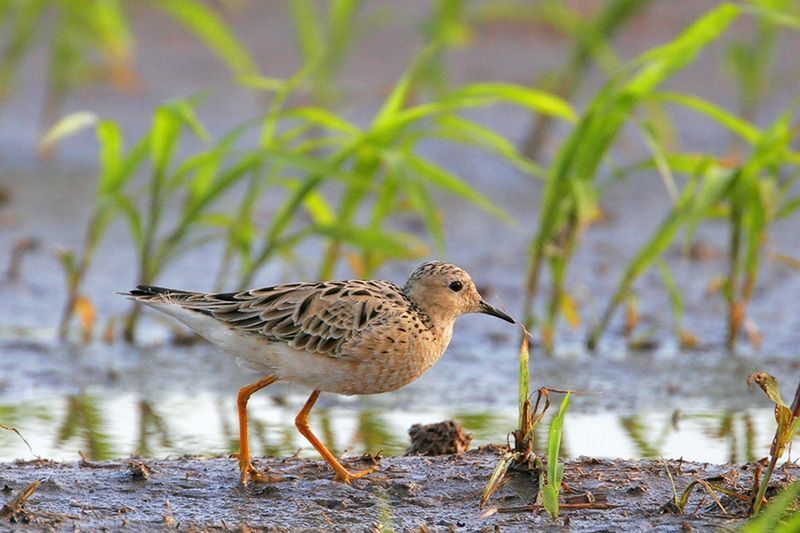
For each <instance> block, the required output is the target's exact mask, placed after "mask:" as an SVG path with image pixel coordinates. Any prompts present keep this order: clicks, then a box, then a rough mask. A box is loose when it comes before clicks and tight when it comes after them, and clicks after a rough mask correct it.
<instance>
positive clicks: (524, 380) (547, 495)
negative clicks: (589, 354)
mask: <svg viewBox="0 0 800 533" xmlns="http://www.w3.org/2000/svg"><path fill="white" fill-rule="evenodd" d="M551 392H557V393H563V394H564V395H565V396H564V399H563V400H562V401H561V406H560V407H559V410H558V413H557V414H556V416H555V417H554V418H553V420H552V422H551V423H550V433H549V439H548V443H547V454H548V463H547V478H546V481H545V483H544V484H543V483H542V476H541V475H540V474H541V471H542V461H541V459H539V458H538V457H537V456H536V453H535V452H534V442H533V441H534V435H535V433H534V432H535V430H536V428H537V426H538V425H539V423H540V422H541V421H542V420H543V419H544V416H545V413H546V412H547V410H548V409H549V408H550V393H551ZM570 396H571V391H562V390H556V389H548V388H545V387H542V388H540V389H538V391H537V396H536V402H535V404H533V406H531V395H530V351H529V349H528V337H527V335H526V336H523V339H522V343H521V345H520V352H519V401H518V404H519V418H518V420H517V428H516V429H515V430H514V431H513V432H512V435H513V437H514V447H513V449H512V450H509V451H508V452H506V453H505V454H504V455H503V457H501V458H500V461H499V462H498V463H497V465H496V466H495V468H494V470H493V471H492V475H491V476H490V478H489V481H488V482H487V483H486V487H485V488H484V489H483V494H482V495H481V501H480V507H481V508H483V506H484V505H486V502H488V501H489V498H491V497H492V495H493V494H494V493H495V492H497V490H498V489H499V488H500V487H501V486H502V484H503V480H504V478H505V475H506V472H508V469H509V468H512V467H513V468H515V469H518V470H522V471H525V472H528V471H533V472H537V473H539V474H537V477H538V481H537V483H538V486H539V491H540V492H539V497H540V498H541V499H542V505H543V507H544V508H545V509H546V510H547V512H548V513H549V514H550V515H551V516H552V517H553V518H554V519H555V518H557V517H558V494H559V490H560V488H561V479H562V476H563V474H564V465H563V464H560V463H559V462H558V457H559V453H560V450H561V440H562V432H563V427H564V417H565V416H566V411H567V407H568V406H569V399H570ZM540 404H541V410H540V409H539V406H540Z"/></svg>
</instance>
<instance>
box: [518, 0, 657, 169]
mask: <svg viewBox="0 0 800 533" xmlns="http://www.w3.org/2000/svg"><path fill="white" fill-rule="evenodd" d="M648 4H650V0H613V1H611V2H605V3H604V4H603V5H602V6H601V7H600V9H599V12H598V13H593V14H592V16H591V17H585V18H584V17H581V15H580V14H579V13H578V12H577V10H576V9H574V8H573V7H571V6H570V5H568V4H567V3H566V2H561V1H558V0H547V1H545V2H543V3H542V5H541V6H537V9H540V10H541V12H540V14H539V16H541V17H542V18H543V19H544V21H545V22H547V23H549V24H550V25H552V26H553V27H555V28H557V29H558V30H559V31H561V32H563V33H565V34H566V35H568V36H569V37H570V38H571V39H573V40H574V41H575V44H574V45H573V47H572V50H571V51H570V54H569V59H568V60H567V61H566V62H565V64H564V65H563V67H561V68H560V69H559V70H558V71H557V72H552V73H548V74H546V75H545V77H544V81H543V84H542V88H544V89H545V90H549V91H551V92H553V94H557V95H558V96H560V97H562V98H564V99H565V100H571V99H572V98H573V97H574V96H575V95H576V94H577V93H578V91H579V90H580V88H581V85H582V83H583V79H584V78H585V76H586V73H587V72H588V71H589V69H590V68H591V67H592V65H595V64H597V65H600V66H601V67H603V69H604V70H605V71H607V72H614V71H616V70H617V69H618V68H619V66H620V64H619V59H618V58H617V57H616V54H615V53H614V50H613V48H612V47H611V45H610V41H611V40H612V39H613V38H614V36H615V35H616V34H617V33H618V32H619V31H620V30H622V29H623V28H624V27H625V25H626V24H627V23H628V22H630V20H631V19H632V18H633V17H635V16H636V15H637V14H638V13H640V12H641V11H643V10H644V9H645V8H646V7H647V6H648ZM552 126H553V120H552V117H550V116H546V115H541V116H539V117H537V118H536V120H535V122H534V124H533V126H532V128H531V131H530V132H529V133H528V135H527V137H526V139H525V141H524V144H523V149H522V151H523V153H525V154H526V155H527V156H528V157H530V158H531V159H538V156H539V151H540V149H541V146H542V143H543V142H544V141H545V139H547V136H548V135H549V133H550V130H551V128H552Z"/></svg>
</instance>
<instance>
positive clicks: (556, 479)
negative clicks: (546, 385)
mask: <svg viewBox="0 0 800 533" xmlns="http://www.w3.org/2000/svg"><path fill="white" fill-rule="evenodd" d="M570 396H571V393H569V392H568V393H567V394H566V395H564V399H563V400H561V407H559V408H558V413H557V414H556V416H555V417H553V421H552V422H551V423H550V436H549V440H548V442H547V484H546V485H545V486H544V487H542V505H543V506H544V508H545V510H546V511H547V512H548V514H550V516H551V517H552V518H553V519H554V520H555V519H556V518H558V495H559V492H560V490H561V480H562V478H563V476H564V465H563V464H562V463H559V461H558V456H559V453H560V451H561V436H562V433H563V431H564V418H565V417H566V415H567V407H569V400H570Z"/></svg>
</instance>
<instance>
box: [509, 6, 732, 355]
mask: <svg viewBox="0 0 800 533" xmlns="http://www.w3.org/2000/svg"><path fill="white" fill-rule="evenodd" d="M740 13H741V8H739V7H738V6H736V5H733V4H728V3H724V4H721V5H719V6H717V7H716V8H714V9H712V10H711V11H709V12H708V13H706V14H705V15H704V16H702V17H701V18H700V19H698V20H697V21H696V22H694V23H693V24H692V25H691V26H689V27H688V28H687V29H686V30H684V31H683V32H682V33H681V34H680V35H679V36H678V37H677V38H676V39H674V40H673V41H671V42H669V43H667V44H665V45H663V46H660V47H658V48H655V49H652V50H649V51H647V52H645V53H644V54H642V55H641V56H640V57H639V58H637V59H635V60H634V61H632V62H631V63H629V64H628V65H627V66H626V67H625V68H623V69H622V71H621V72H620V73H619V74H617V75H616V76H614V77H613V78H612V80H611V81H610V82H609V83H608V84H607V85H606V86H605V87H604V88H603V89H602V90H601V91H600V92H599V93H598V95H597V96H596V97H595V98H594V100H593V101H592V103H591V104H590V106H589V108H588V109H587V111H586V112H585V113H584V115H583V116H582V118H581V120H580V121H579V123H578V124H577V126H576V127H575V129H574V130H573V132H572V133H571V134H570V136H569V137H568V139H567V140H566V141H565V143H564V145H563V147H562V148H561V150H560V151H559V153H558V156H557V158H556V160H555V161H554V162H553V164H552V166H551V168H550V171H549V177H548V180H547V183H546V186H545V190H544V194H543V198H542V210H541V215H540V221H539V229H538V232H537V234H536V236H535V237H534V238H533V240H532V242H531V245H530V250H529V256H530V265H529V269H528V276H527V287H526V298H525V323H526V326H532V325H533V323H534V321H535V314H534V310H533V302H534V300H535V297H536V295H537V293H538V290H539V284H540V277H541V275H542V272H543V270H544V267H545V265H547V266H548V267H549V272H550V284H551V289H550V294H549V299H548V304H547V312H546V316H545V318H544V321H543V323H542V324H541V325H540V332H541V336H542V339H543V343H544V345H545V348H546V351H547V352H548V353H551V352H552V349H553V343H554V334H555V327H556V323H557V320H558V317H559V316H560V312H561V311H562V308H563V306H564V302H565V301H567V300H568V299H569V295H568V293H567V291H566V290H565V281H566V275H567V270H568V267H569V264H570V260H571V258H572V256H573V254H574V252H575V249H576V247H577V246H578V244H579V242H580V239H581V235H582V234H583V232H584V231H585V230H586V228H587V226H588V225H589V224H590V223H591V221H592V219H593V218H594V217H595V216H596V215H597V211H598V209H597V202H598V199H599V198H598V196H599V191H598V189H597V188H596V187H595V183H594V182H595V179H596V177H597V175H598V173H599V171H600V167H601V165H602V163H603V161H604V160H605V159H606V158H607V157H608V154H609V151H610V149H611V147H612V144H613V142H614V140H615V139H616V137H617V135H618V134H619V132H620V130H621V129H622V127H623V126H624V125H625V124H626V123H627V121H628V119H629V117H630V116H631V114H632V113H633V111H634V110H635V109H636V108H637V106H639V104H641V103H643V102H645V101H647V100H648V99H649V98H650V97H651V96H652V95H653V94H654V93H655V92H656V91H657V89H658V88H659V86H660V85H661V84H662V83H663V82H664V81H666V80H667V79H669V78H670V77H671V76H673V75H674V74H675V73H676V72H678V71H680V70H681V69H683V68H684V67H686V66H687V65H688V64H689V63H691V62H692V61H693V60H694V58H695V57H696V56H697V54H698V53H699V52H700V51H702V50H703V49H704V48H705V47H706V46H708V45H709V44H710V43H711V42H713V41H714V40H716V39H717V38H719V36H720V35H722V34H723V32H724V31H725V30H726V29H727V28H728V26H729V25H730V24H731V23H732V22H733V21H734V20H735V19H736V18H737V17H738V16H739V14H740Z"/></svg>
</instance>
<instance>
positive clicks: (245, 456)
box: [236, 376, 283, 485]
mask: <svg viewBox="0 0 800 533" xmlns="http://www.w3.org/2000/svg"><path fill="white" fill-rule="evenodd" d="M277 379H278V377H277V376H266V377H264V378H261V379H260V380H258V381H256V382H255V383H253V384H252V385H248V386H246V387H242V388H241V389H240V390H239V395H238V396H237V397H236V404H237V406H238V407H239V454H238V457H239V472H240V476H241V480H242V485H247V483H248V481H257V482H260V483H272V482H275V481H283V478H282V477H279V476H271V475H269V474H265V473H262V472H259V471H258V470H256V469H255V467H254V466H253V463H251V462H250V440H249V437H248V432H247V401H248V400H249V399H250V396H252V395H253V394H254V393H255V392H257V391H259V390H261V389H263V388H264V387H266V386H267V385H270V384H272V383H275V381H277Z"/></svg>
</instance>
